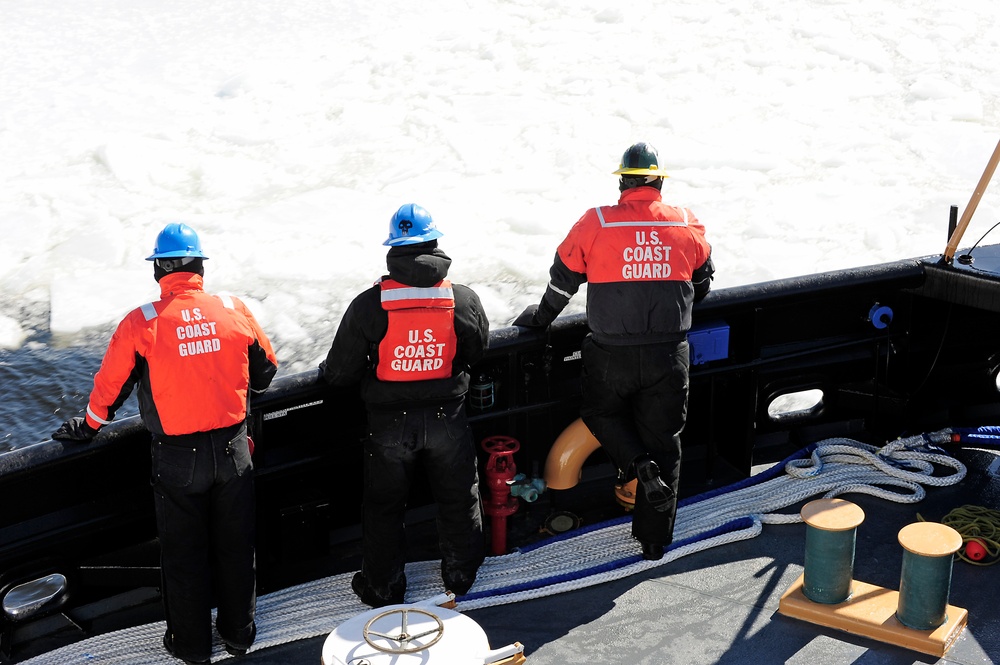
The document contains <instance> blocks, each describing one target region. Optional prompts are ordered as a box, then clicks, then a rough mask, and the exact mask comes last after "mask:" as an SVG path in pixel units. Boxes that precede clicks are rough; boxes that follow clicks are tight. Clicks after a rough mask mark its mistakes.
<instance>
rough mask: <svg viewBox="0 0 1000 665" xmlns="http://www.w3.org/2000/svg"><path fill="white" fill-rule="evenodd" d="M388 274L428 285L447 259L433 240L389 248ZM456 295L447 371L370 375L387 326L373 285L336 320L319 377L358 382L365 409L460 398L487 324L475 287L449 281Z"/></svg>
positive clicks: (484, 338)
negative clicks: (416, 377) (454, 347)
mask: <svg viewBox="0 0 1000 665" xmlns="http://www.w3.org/2000/svg"><path fill="white" fill-rule="evenodd" d="M386 265H387V266H388V268H389V275H388V276H389V277H390V278H391V279H394V280H396V281H397V282H402V283H403V284H406V285H408V286H420V287H427V286H433V285H434V284H437V283H438V282H440V281H441V280H442V279H444V278H446V277H447V276H448V268H449V267H450V266H451V259H450V258H449V257H448V255H447V254H445V253H444V252H443V251H441V250H440V249H438V247H437V241H436V240H432V241H430V242H426V243H420V244H417V245H404V246H401V247H393V248H391V249H390V250H389V253H388V255H387V257H386ZM452 289H453V291H454V294H455V335H456V336H457V337H458V351H457V353H456V354H455V359H454V361H453V363H452V375H451V376H450V377H449V378H446V379H434V380H430V381H380V380H378V379H377V378H376V377H375V367H376V365H377V364H378V345H379V342H381V341H382V338H383V337H385V334H386V331H387V330H388V327H389V316H388V314H387V313H386V311H385V310H384V309H382V299H381V290H380V288H379V285H378V284H375V285H374V286H372V287H371V288H370V289H368V290H367V291H363V292H362V293H360V294H359V295H358V296H357V297H356V298H355V299H354V300H353V301H352V302H351V304H350V305H349V306H348V308H347V311H346V312H344V317H343V319H341V322H340V327H339V328H338V329H337V334H336V336H335V337H334V340H333V346H331V347H330V352H329V353H328V354H327V356H326V360H325V361H324V362H323V363H321V364H320V368H321V369H322V370H323V377H324V378H325V379H326V381H327V382H328V383H330V384H331V385H335V386H349V385H352V384H355V383H358V382H360V383H361V398H362V399H363V400H364V401H365V403H366V404H367V405H368V407H369V408H370V409H373V410H387V409H397V408H401V407H406V406H423V405H431V404H436V403H445V402H450V401H453V400H456V399H462V398H464V396H465V393H466V392H468V390H469V367H470V366H471V365H473V364H474V363H476V362H478V361H479V360H480V359H481V358H482V357H483V352H484V351H485V350H486V345H487V343H488V340H489V331H490V325H489V321H488V320H487V318H486V313H485V312H484V311H483V305H482V303H481V302H480V301H479V296H477V295H476V293H475V291H473V290H472V289H470V288H469V287H467V286H463V285H461V284H452Z"/></svg>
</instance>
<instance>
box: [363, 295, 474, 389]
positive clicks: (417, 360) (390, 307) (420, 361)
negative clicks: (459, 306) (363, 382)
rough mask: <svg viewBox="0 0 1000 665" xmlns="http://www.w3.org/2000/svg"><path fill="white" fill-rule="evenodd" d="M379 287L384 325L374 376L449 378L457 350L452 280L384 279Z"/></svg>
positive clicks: (408, 379)
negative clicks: (425, 283) (418, 283)
mask: <svg viewBox="0 0 1000 665" xmlns="http://www.w3.org/2000/svg"><path fill="white" fill-rule="evenodd" d="M379 286H380V289H381V297H382V309H384V310H386V312H387V314H388V317H389V326H388V329H387V330H386V333H385V337H383V338H382V341H381V342H380V343H379V347H378V356H379V362H378V367H376V368H375V376H376V377H378V379H379V380H381V381H426V380H429V379H444V378H448V377H450V376H451V369H452V361H453V360H454V359H455V353H456V351H457V350H458V338H457V336H456V335H455V294H454V291H453V290H452V288H451V282H449V281H447V280H443V281H441V282H439V283H437V284H435V285H434V286H431V287H414V286H407V285H405V284H401V283H400V282H396V281H394V280H391V279H384V280H382V281H381V282H380V284H379Z"/></svg>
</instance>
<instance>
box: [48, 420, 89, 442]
mask: <svg viewBox="0 0 1000 665" xmlns="http://www.w3.org/2000/svg"><path fill="white" fill-rule="evenodd" d="M95 436H97V430H96V429H94V428H93V427H91V426H90V425H88V424H87V419H86V418H83V417H82V416H77V417H75V418H70V419H69V420H67V421H66V422H64V423H63V424H62V425H61V426H60V427H59V429H57V430H56V431H55V432H53V433H52V438H53V439H58V440H60V441H81V442H87V441H90V440H91V439H93V438H94V437H95Z"/></svg>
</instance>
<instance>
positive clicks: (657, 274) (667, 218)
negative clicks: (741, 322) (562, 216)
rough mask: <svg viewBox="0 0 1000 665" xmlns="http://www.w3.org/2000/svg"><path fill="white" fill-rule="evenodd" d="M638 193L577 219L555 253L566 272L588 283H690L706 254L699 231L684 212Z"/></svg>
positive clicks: (682, 209)
mask: <svg viewBox="0 0 1000 665" xmlns="http://www.w3.org/2000/svg"><path fill="white" fill-rule="evenodd" d="M643 189H647V188H638V189H637V190H627V191H626V192H625V193H624V194H622V202H621V203H620V204H619V205H616V206H606V207H601V208H592V209H591V210H588V211H587V213H586V214H585V215H584V216H583V217H582V218H580V221H579V222H577V224H576V225H575V226H574V227H573V229H571V231H570V234H569V236H567V238H566V240H564V241H563V243H562V244H561V245H560V246H559V250H558V251H559V256H560V257H561V258H562V260H563V263H565V264H566V266H567V267H568V268H569V269H570V270H574V271H576V272H579V273H586V275H587V281H588V282H591V283H594V284H601V283H609V282H643V281H678V282H684V281H690V280H691V276H692V274H693V272H694V270H695V269H696V268H698V267H699V266H700V265H702V264H703V263H704V262H705V260H706V259H707V258H708V256H709V252H710V246H709V244H708V243H707V242H706V241H705V229H704V227H703V226H702V225H701V224H700V223H699V222H698V220H697V219H696V218H695V217H694V215H692V214H691V213H690V211H688V210H687V209H686V208H678V207H674V206H669V205H666V204H664V203H662V202H660V201H659V200H658V197H659V193H658V192H656V194H657V200H647V198H648V196H649V193H648V192H642V191H639V190H643ZM633 192H635V193H633ZM643 196H645V197H647V198H642V197H643Z"/></svg>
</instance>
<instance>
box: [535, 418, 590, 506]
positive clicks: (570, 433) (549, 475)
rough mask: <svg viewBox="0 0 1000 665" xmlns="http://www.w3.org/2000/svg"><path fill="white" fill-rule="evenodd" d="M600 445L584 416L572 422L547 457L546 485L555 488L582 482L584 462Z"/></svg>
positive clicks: (566, 487) (569, 486) (557, 439)
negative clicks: (585, 423)
mask: <svg viewBox="0 0 1000 665" xmlns="http://www.w3.org/2000/svg"><path fill="white" fill-rule="evenodd" d="M600 447H601V442H600V441H598V440H597V437H595V436H594V435H593V434H591V432H590V429H588V428H587V426H586V425H584V424H583V418H577V419H576V420H574V421H573V422H571V423H570V424H569V425H567V426H566V429H564V430H563V431H562V434H560V435H559V437H558V438H556V441H555V443H553V444H552V449H551V450H549V455H548V457H546V458H545V486H546V487H549V488H551V489H554V490H568V489H569V488H571V487H575V486H576V484H577V483H578V482H580V476H581V474H582V473H583V463H584V462H585V461H586V460H587V458H588V457H590V454H591V453H592V452H594V451H595V450H597V449H598V448H600Z"/></svg>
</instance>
